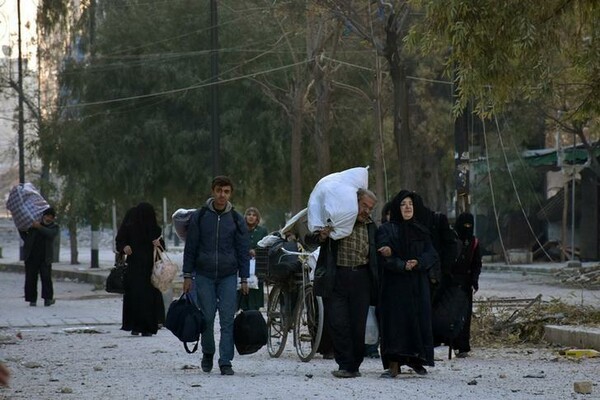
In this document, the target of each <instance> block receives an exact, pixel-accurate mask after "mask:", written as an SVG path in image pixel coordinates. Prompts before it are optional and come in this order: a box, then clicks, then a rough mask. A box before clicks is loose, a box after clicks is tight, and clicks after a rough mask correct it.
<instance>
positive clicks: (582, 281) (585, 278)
mask: <svg viewBox="0 0 600 400" xmlns="http://www.w3.org/2000/svg"><path fill="white" fill-rule="evenodd" d="M554 276H556V277H557V278H558V279H560V281H561V282H563V283H566V284H577V285H578V286H584V287H588V288H593V287H598V286H600V265H595V266H589V267H581V268H568V267H567V268H563V269H561V270H560V271H558V272H557V273H556V274H555V275H554Z"/></svg>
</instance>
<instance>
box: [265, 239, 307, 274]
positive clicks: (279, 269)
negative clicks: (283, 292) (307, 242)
mask: <svg viewBox="0 0 600 400" xmlns="http://www.w3.org/2000/svg"><path fill="white" fill-rule="evenodd" d="M282 249H285V250H288V251H298V244H297V243H295V242H288V241H285V240H283V239H282V240H281V241H280V242H276V243H275V244H273V245H272V246H270V247H265V248H257V249H256V256H255V260H256V276H257V277H258V278H259V279H264V280H265V281H267V282H271V283H278V284H282V283H290V284H292V283H294V280H295V278H296V276H297V274H302V262H301V261H300V259H299V258H298V256H296V255H286V254H284V253H283V251H282Z"/></svg>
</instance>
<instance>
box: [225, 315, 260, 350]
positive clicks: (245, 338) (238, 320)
mask: <svg viewBox="0 0 600 400" xmlns="http://www.w3.org/2000/svg"><path fill="white" fill-rule="evenodd" d="M233 340H234V343H235V348H236V350H237V352H238V353H239V354H240V355H246V354H252V353H256V352H257V351H258V350H260V349H261V348H262V347H263V346H264V345H265V344H267V323H266V322H265V319H264V317H263V315H262V313H261V312H260V311H257V310H248V311H242V312H241V313H239V314H238V315H237V316H236V317H235V320H234V321H233Z"/></svg>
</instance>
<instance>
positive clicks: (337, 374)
mask: <svg viewBox="0 0 600 400" xmlns="http://www.w3.org/2000/svg"><path fill="white" fill-rule="evenodd" d="M331 375H333V376H335V377H336V378H358V377H359V376H360V372H358V371H356V372H350V371H346V370H345V369H340V370H336V371H331Z"/></svg>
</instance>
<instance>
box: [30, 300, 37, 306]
mask: <svg viewBox="0 0 600 400" xmlns="http://www.w3.org/2000/svg"><path fill="white" fill-rule="evenodd" d="M29 306H30V307H35V306H37V301H30V302H29Z"/></svg>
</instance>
